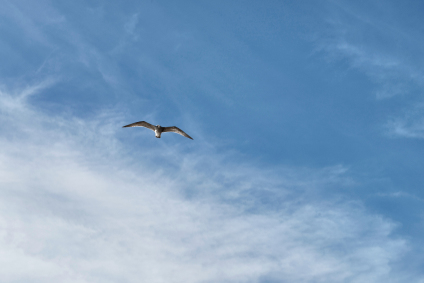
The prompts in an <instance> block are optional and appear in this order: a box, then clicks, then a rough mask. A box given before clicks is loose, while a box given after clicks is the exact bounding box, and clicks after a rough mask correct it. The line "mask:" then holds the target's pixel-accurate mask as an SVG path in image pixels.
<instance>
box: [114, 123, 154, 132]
mask: <svg viewBox="0 0 424 283" xmlns="http://www.w3.org/2000/svg"><path fill="white" fill-rule="evenodd" d="M127 127H145V128H147V129H150V130H152V131H154V130H155V126H153V125H152V124H150V123H147V122H146V121H140V122H135V123H132V124H129V125H126V126H123V127H122V128H127Z"/></svg>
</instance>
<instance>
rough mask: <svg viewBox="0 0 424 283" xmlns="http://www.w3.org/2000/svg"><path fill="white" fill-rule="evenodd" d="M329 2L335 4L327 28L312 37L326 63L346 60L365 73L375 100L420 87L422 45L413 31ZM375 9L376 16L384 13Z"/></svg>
mask: <svg viewBox="0 0 424 283" xmlns="http://www.w3.org/2000/svg"><path fill="white" fill-rule="evenodd" d="M331 3H332V4H335V5H334V7H333V10H332V12H333V13H332V15H331V16H330V17H329V19H328V20H327V24H328V27H327V29H325V30H326V31H325V32H322V31H319V36H316V37H315V39H316V43H317V50H319V51H325V53H326V54H327V58H328V59H330V60H343V61H345V60H346V62H348V64H349V65H350V67H352V68H354V69H356V70H359V71H361V72H363V73H364V74H366V75H367V76H368V77H369V78H370V79H371V81H373V82H374V83H375V84H376V90H375V94H376V98H378V99H385V98H389V97H393V96H395V95H400V94H408V93H410V92H411V91H412V90H414V89H415V88H416V87H420V88H422V87H423V85H424V81H423V75H424V73H423V72H422V68H421V61H420V60H421V59H420V58H421V57H422V50H421V45H422V42H421V41H420V40H417V37H416V34H415V31H411V30H410V29H405V28H403V27H402V25H401V24H400V23H399V22H394V21H393V19H392V17H390V18H388V20H386V19H385V18H384V17H383V16H382V15H376V14H373V13H372V12H370V11H368V10H366V9H365V8H364V7H362V6H361V5H358V7H356V4H352V3H349V2H346V3H345V1H335V2H334V1H331ZM373 4H375V3H373ZM373 4H371V3H370V5H371V6H373ZM379 9H380V13H383V12H386V11H385V10H384V7H383V6H381V7H379Z"/></svg>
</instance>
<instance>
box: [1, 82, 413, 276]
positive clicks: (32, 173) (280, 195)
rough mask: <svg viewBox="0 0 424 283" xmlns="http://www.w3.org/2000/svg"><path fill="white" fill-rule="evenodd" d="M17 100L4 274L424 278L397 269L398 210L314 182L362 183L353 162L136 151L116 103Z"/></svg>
mask: <svg viewBox="0 0 424 283" xmlns="http://www.w3.org/2000/svg"><path fill="white" fill-rule="evenodd" d="M37 85H40V84H37ZM30 89H33V92H35V91H36V90H37V91H42V89H40V88H39V87H38V88H37V87H36V86H34V87H32V88H30ZM1 95H2V99H9V100H10V101H12V102H13V101H15V100H18V99H19V96H13V95H11V94H10V93H9V92H8V91H3V92H2V94H1ZM12 104H13V103H12ZM10 105H11V104H1V106H0V109H1V111H0V115H1V116H0V120H1V121H3V122H4V121H7V124H8V126H7V127H4V126H3V127H2V128H3V129H2V130H3V133H4V134H3V135H2V136H1V137H0V146H1V148H2V151H1V159H0V160H1V161H0V176H1V178H0V180H1V181H0V186H1V190H0V193H1V198H0V204H1V205H0V207H1V209H2V213H1V214H0V225H1V234H0V235H1V236H0V249H1V250H2V251H3V252H2V254H1V255H0V262H2V265H1V266H2V268H0V277H1V278H3V280H5V281H9V282H10V281H14V282H25V281H26V282H27V281H29V280H30V281H31V282H57V281H58V280H59V281H61V282H116V281H127V282H139V281H140V278H142V279H143V281H146V282H274V281H288V282H311V281H314V282H341V281H344V282H382V281H384V282H401V281H402V280H403V279H405V278H407V279H408V280H407V281H408V282H418V281H417V280H418V279H419V278H420V277H419V276H418V275H413V274H410V275H406V274H403V273H401V272H399V271H397V270H396V268H395V265H396V262H397V261H398V260H399V259H401V258H402V256H403V255H404V253H406V252H407V251H408V242H407V241H406V240H405V239H402V238H399V237H394V236H393V235H392V234H393V232H394V230H395V229H396V225H395V224H394V223H393V222H391V221H390V220H388V219H385V218H382V217H381V216H378V215H373V214H370V213H369V212H367V211H366V209H365V208H364V207H363V206H362V205H361V204H360V203H358V202H355V201H348V200H344V199H336V198H335V199H327V200H323V199H320V198H317V197H316V195H314V194H313V191H316V190H322V189H325V188H326V187H327V186H347V185H349V184H351V181H348V182H347V183H346V180H348V179H349V178H347V177H345V176H344V175H345V174H347V172H346V169H345V168H343V167H342V166H336V167H334V168H324V169H322V170H315V169H301V168H280V169H281V170H280V169H278V170H272V171H270V170H267V169H263V168H262V169H261V168H259V167H258V166H255V165H249V164H244V165H243V164H235V163H234V162H231V159H228V158H226V157H225V155H222V154H217V153H216V152H211V149H209V151H204V150H201V149H200V150H199V149H196V148H191V149H190V150H187V149H186V150H184V151H185V152H186V153H182V150H183V148H182V147H181V146H179V145H178V144H177V145H174V147H172V148H170V147H169V146H166V145H160V144H158V143H156V144H155V145H154V146H153V145H152V146H149V145H145V148H144V150H143V151H137V150H136V148H132V147H133V146H132V145H130V144H129V143H126V142H123V141H120V140H119V139H118V136H119V135H120V134H118V130H121V128H120V126H121V125H122V123H121V121H120V119H122V118H121V117H119V116H118V117H117V118H115V116H114V115H112V113H111V114H107V113H106V114H103V115H101V116H100V117H98V116H96V117H91V119H89V120H81V119H78V118H73V117H72V116H68V117H65V116H61V115H55V116H49V115H46V114H44V113H42V112H40V111H39V110H37V109H36V108H34V107H33V106H31V105H30V104H29V103H28V102H27V101H26V100H20V102H19V105H20V107H18V108H16V107H15V108H13V109H11V108H10ZM11 110H13V111H11ZM2 124H3V123H2ZM147 137H149V138H150V135H149V136H147ZM147 137H146V138H147ZM164 138H165V137H164ZM155 141H156V140H155ZM161 141H162V140H161ZM164 142H165V141H164ZM146 146H148V147H149V148H146ZM166 148H167V149H166ZM164 149H166V150H164ZM187 152H188V153H187ZM190 152H191V153H190ZM208 152H209V153H208ZM164 160H165V161H164ZM166 160H168V161H166ZM158 162H162V163H163V165H164V166H162V165H161V166H158V164H157V163H158ZM167 163H168V164H167Z"/></svg>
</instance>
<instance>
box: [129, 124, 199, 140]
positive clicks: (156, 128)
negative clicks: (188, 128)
mask: <svg viewBox="0 0 424 283" xmlns="http://www.w3.org/2000/svg"><path fill="white" fill-rule="evenodd" d="M127 127H145V128H148V129H150V130H152V131H154V132H155V136H156V137H157V138H160V136H161V134H162V133H165V132H174V133H177V134H180V135H182V136H184V137H186V138H189V139H193V138H192V137H190V136H189V135H187V134H186V133H185V132H184V131H183V130H181V129H180V128H178V127H175V126H172V127H161V125H156V126H155V125H152V124H150V123H147V122H146V121H140V122H135V123H132V124H129V125H126V126H123V127H122V128H127Z"/></svg>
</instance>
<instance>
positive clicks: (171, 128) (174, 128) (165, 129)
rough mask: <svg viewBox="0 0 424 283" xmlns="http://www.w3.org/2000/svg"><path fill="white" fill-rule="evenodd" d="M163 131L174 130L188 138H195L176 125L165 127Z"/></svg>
mask: <svg viewBox="0 0 424 283" xmlns="http://www.w3.org/2000/svg"><path fill="white" fill-rule="evenodd" d="M162 132H174V133H177V134H180V135H182V136H185V137H186V138H189V139H193V138H192V137H190V136H189V135H187V134H186V133H185V132H184V131H183V130H181V129H180V128H178V127H175V126H173V127H163V131H162Z"/></svg>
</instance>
